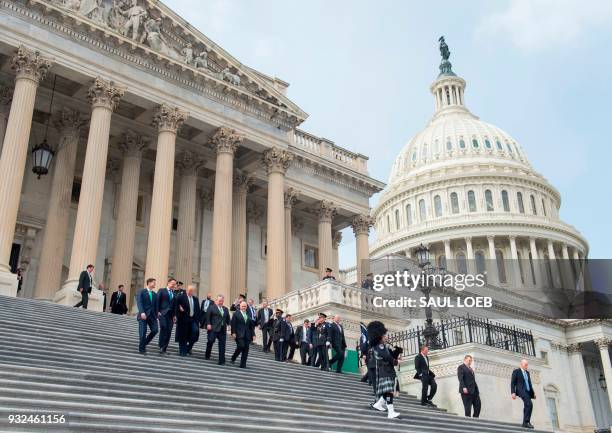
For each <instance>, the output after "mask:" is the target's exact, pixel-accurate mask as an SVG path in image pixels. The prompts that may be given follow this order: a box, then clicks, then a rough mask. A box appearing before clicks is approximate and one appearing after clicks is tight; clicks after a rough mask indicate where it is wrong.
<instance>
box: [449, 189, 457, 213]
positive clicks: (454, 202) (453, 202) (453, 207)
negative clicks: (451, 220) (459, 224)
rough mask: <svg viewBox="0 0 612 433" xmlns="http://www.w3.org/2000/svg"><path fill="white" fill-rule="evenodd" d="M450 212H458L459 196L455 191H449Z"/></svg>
mask: <svg viewBox="0 0 612 433" xmlns="http://www.w3.org/2000/svg"><path fill="white" fill-rule="evenodd" d="M450 197H451V212H452V213H459V197H458V196H457V193H456V192H451V196H450Z"/></svg>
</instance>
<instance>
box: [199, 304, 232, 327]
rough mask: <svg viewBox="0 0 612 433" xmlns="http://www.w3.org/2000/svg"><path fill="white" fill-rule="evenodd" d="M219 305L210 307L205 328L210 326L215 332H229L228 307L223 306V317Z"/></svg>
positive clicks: (206, 315)
mask: <svg viewBox="0 0 612 433" xmlns="http://www.w3.org/2000/svg"><path fill="white" fill-rule="evenodd" d="M219 308H220V307H219V306H218V305H217V304H214V305H211V306H209V307H208V311H207V312H206V314H205V317H206V319H205V320H204V324H203V326H206V327H207V326H208V325H210V326H211V327H212V329H211V331H213V332H227V325H229V323H230V319H231V318H230V312H229V310H228V309H227V307H226V306H223V307H221V308H223V316H222V315H221V312H220V310H219Z"/></svg>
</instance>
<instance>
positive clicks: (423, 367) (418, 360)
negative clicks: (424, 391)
mask: <svg viewBox="0 0 612 433" xmlns="http://www.w3.org/2000/svg"><path fill="white" fill-rule="evenodd" d="M414 368H415V369H416V374H415V375H414V378H415V379H420V378H421V377H422V376H424V375H429V377H436V375H435V374H434V372H433V371H431V370H430V368H429V357H427V360H426V359H425V357H424V356H423V355H421V354H420V353H419V354H418V355H417V356H416V357H415V358H414Z"/></svg>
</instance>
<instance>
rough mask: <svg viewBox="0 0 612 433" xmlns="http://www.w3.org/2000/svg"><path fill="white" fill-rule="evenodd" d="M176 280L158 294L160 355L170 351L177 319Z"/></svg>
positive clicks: (169, 281)
mask: <svg viewBox="0 0 612 433" xmlns="http://www.w3.org/2000/svg"><path fill="white" fill-rule="evenodd" d="M175 289H176V280H175V279H174V278H170V279H169V280H168V284H166V287H164V288H162V289H159V291H158V292H157V302H156V310H157V317H158V318H159V353H160V355H163V354H165V353H166V349H168V343H170V335H171V334H172V328H173V326H174V322H175V321H176V318H175V316H174V305H175V302H176V295H177V294H176V293H175V292H174V290H175Z"/></svg>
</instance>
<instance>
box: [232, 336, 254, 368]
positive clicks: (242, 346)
mask: <svg viewBox="0 0 612 433" xmlns="http://www.w3.org/2000/svg"><path fill="white" fill-rule="evenodd" d="M250 346H251V340H249V339H248V338H236V350H234V354H233V355H232V362H234V361H236V358H238V355H240V368H246V363H247V358H248V357H249V347H250Z"/></svg>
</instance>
